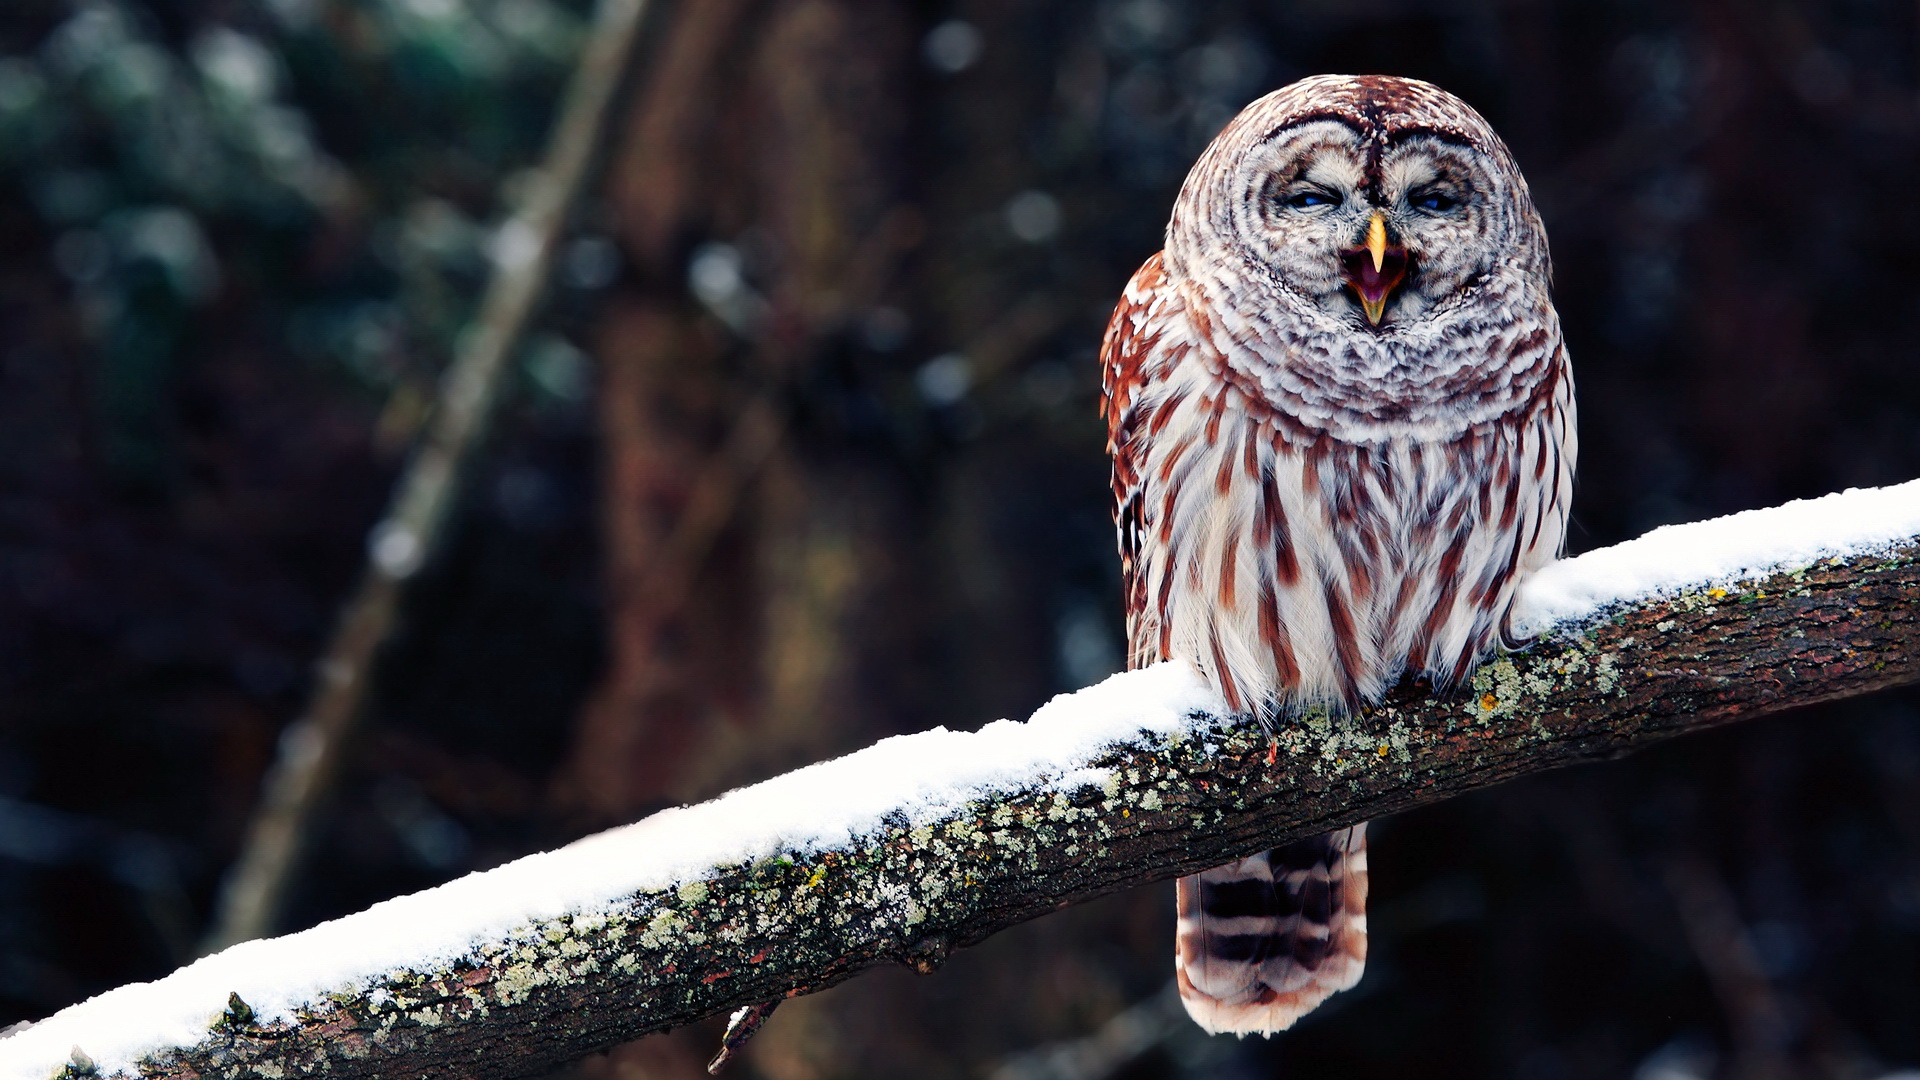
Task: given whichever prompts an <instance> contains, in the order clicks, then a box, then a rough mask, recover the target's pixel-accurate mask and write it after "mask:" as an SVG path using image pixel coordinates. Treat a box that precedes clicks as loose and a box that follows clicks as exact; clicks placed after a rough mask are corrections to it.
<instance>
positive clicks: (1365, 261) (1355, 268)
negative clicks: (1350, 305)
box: [1340, 210, 1407, 326]
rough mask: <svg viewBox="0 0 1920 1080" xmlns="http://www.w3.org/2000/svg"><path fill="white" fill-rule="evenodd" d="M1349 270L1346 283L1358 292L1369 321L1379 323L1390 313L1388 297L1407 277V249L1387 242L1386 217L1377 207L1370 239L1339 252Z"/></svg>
mask: <svg viewBox="0 0 1920 1080" xmlns="http://www.w3.org/2000/svg"><path fill="white" fill-rule="evenodd" d="M1340 261H1341V264H1342V265H1343V266H1344V267H1345V269H1346V273H1347V284H1348V285H1349V286H1352V288H1353V291H1354V292H1355V293H1357V294H1359V297H1360V307H1361V308H1362V309H1363V310H1365V311H1366V313H1367V322H1369V323H1371V324H1373V325H1374V326H1379V325H1380V318H1381V316H1383V315H1385V314H1386V312H1387V297H1388V296H1390V295H1392V293H1393V290H1394V289H1396V288H1399V286H1400V283H1401V282H1402V281H1405V280H1406V277H1407V249H1406V248H1403V247H1399V246H1397V245H1392V244H1388V243H1387V218H1386V215H1385V214H1382V213H1381V212H1380V211H1378V210H1375V211H1374V212H1373V217H1372V218H1371V219H1369V220H1368V221H1367V242H1366V243H1365V244H1362V245H1361V246H1359V247H1357V248H1349V249H1347V250H1346V251H1344V252H1342V253H1341V255H1340Z"/></svg>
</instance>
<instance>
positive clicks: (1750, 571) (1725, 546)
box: [1514, 480, 1920, 634]
mask: <svg viewBox="0 0 1920 1080" xmlns="http://www.w3.org/2000/svg"><path fill="white" fill-rule="evenodd" d="M1915 536H1920V480H1910V481H1908V482H1906V483H1904V484H1897V485H1895V486H1893V487H1884V488H1850V489H1848V490H1846V491H1843V492H1840V493H1839V494H1837V495H1823V496H1821V497H1820V498H1817V499H1801V500H1798V501H1795V502H1790V503H1787V504H1785V505H1783V506H1774V507H1769V508H1767V509H1765V510H1748V511H1746V512H1744V513H1739V514H1729V515H1727V516H1726V517H1720V518H1713V519H1712V520H1709V521H1696V522H1691V523H1689V524H1685V525H1667V526H1663V527H1661V528H1658V529H1655V530H1653V531H1652V532H1650V533H1648V534H1646V535H1645V536H1642V537H1640V538H1639V539H1637V540H1629V541H1627V542H1626V543H1624V544H1615V545H1614V546H1613V547H1609V548H1601V549H1600V550H1598V551H1590V552H1587V553H1586V554H1584V555H1579V556H1576V557H1574V558H1571V559H1563V560H1561V561H1560V562H1557V563H1554V564H1553V565H1551V566H1549V567H1547V568H1546V569H1544V570H1542V571H1540V572H1539V573H1538V574H1535V575H1534V576H1533V577H1532V578H1531V579H1529V580H1528V581H1527V582H1526V584H1525V585H1523V586H1522V588H1521V590H1520V596H1519V599H1518V602H1517V604H1516V606H1515V610H1514V626H1515V628H1516V629H1518V630H1520V631H1521V632H1523V633H1527V634H1540V633H1544V632H1547V631H1549V630H1551V628H1552V627H1553V626H1555V625H1556V624H1560V623H1566V622H1572V621H1577V620H1581V619H1585V618H1587V617H1588V616H1590V615H1594V614H1596V613H1598V612H1600V611H1601V610H1603V609H1605V608H1609V607H1613V606H1617V605H1620V604H1630V603H1633V602H1635V601H1639V600H1648V599H1652V598H1655V597H1661V596H1671V595H1673V594H1675V593H1677V592H1680V591H1682V590H1683V589H1688V588H1693V589H1704V588H1708V587H1711V586H1716V585H1734V584H1737V583H1739V582H1742V581H1751V580H1753V579H1755V578H1760V577H1765V576H1767V575H1769V574H1773V573H1776V572H1778V571H1781V570H1788V569H1794V568H1798V567H1803V566H1811V565H1813V564H1814V563H1816V562H1819V561H1820V560H1822V559H1828V558H1835V557H1842V556H1854V555H1866V554H1872V553H1875V552H1879V551H1884V550H1886V549H1888V548H1890V547H1892V546H1894V545H1896V544H1899V543H1902V542H1905V541H1907V540H1910V539H1912V538H1913V537H1915Z"/></svg>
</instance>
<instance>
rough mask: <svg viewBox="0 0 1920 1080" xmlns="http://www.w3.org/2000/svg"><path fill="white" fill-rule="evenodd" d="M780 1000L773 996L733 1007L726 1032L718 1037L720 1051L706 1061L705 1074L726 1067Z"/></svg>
mask: <svg viewBox="0 0 1920 1080" xmlns="http://www.w3.org/2000/svg"><path fill="white" fill-rule="evenodd" d="M780 1002H781V999H780V998H774V999H773V1000H772V1001H763V1002H761V1003H760V1004H758V1005H742V1006H740V1007H739V1008H738V1009H735V1010H734V1011H733V1016H732V1017H731V1018H730V1019H729V1020H728V1021H727V1033H726V1034H725V1035H722V1036H721V1037H720V1052H719V1053H717V1054H715V1055H713V1060H712V1061H709V1062H707V1075H709V1076H719V1075H720V1070H721V1069H724V1068H726V1067H727V1062H729V1061H732V1060H733V1055H735V1054H737V1053H739V1052H740V1048H741V1047H743V1046H745V1045H747V1040H748V1039H751V1038H753V1036H754V1033H755V1032H757V1031H759V1030H760V1025H762V1024H764V1023H766V1022H767V1017H769V1016H772V1015H773V1010H774V1009H776V1008H779V1006H780Z"/></svg>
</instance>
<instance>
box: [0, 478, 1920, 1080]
mask: <svg viewBox="0 0 1920 1080" xmlns="http://www.w3.org/2000/svg"><path fill="white" fill-rule="evenodd" d="M1915 535H1920V481H1914V482H1911V483H1907V484H1902V485H1899V486H1897V487H1889V488H1880V489H1874V490H1854V491H1848V492H1845V493H1842V494H1839V495H1829V496H1827V497H1825V498H1821V499H1810V500H1807V501H1804V502H1796V503H1789V504H1787V505H1786V506H1781V507H1776V508H1773V509H1770V510H1755V511H1750V512H1748V513H1744V514H1735V515H1733V516H1731V517H1724V518H1719V519H1716V520H1713V521H1703V522H1698V523H1696V524H1691V525H1675V526H1668V527H1666V528H1662V529H1656V530H1654V531H1653V532H1651V533H1648V534H1647V535H1646V536H1643V537H1641V538H1640V539H1638V540H1634V541H1630V542H1628V543H1625V544H1620V545H1618V546H1616V547H1611V548H1606V549H1604V550H1601V551H1594V552H1590V553H1588V554H1585V555H1581V556H1579V557H1578V558H1574V559H1568V560H1565V561H1563V562H1560V563H1557V564H1555V565H1554V566H1552V567H1550V568H1548V569H1547V570H1545V571H1543V572H1542V573H1540V574H1539V575H1537V576H1536V577H1535V578H1534V579H1533V580H1532V581H1530V582H1529V583H1528V584H1527V585H1526V587H1525V588H1523V589H1522V591H1521V598H1520V609H1519V611H1518V613H1517V619H1516V621H1517V622H1519V623H1520V624H1521V625H1523V626H1524V627H1526V628H1528V629H1529V630H1530V631H1533V632H1539V631H1544V630H1548V629H1551V627H1552V626H1553V625H1554V624H1556V623H1560V622H1565V621H1567V620H1574V619H1581V618H1585V617H1586V616H1589V615H1592V614H1594V613H1596V612H1598V611H1601V610H1603V609H1605V608H1607V607H1609V606H1611V605H1613V604H1617V603H1626V602H1631V601H1634V600H1639V599H1643V598H1647V597H1652V596H1657V595H1662V594H1666V593H1671V592H1674V591H1677V590H1679V589H1681V588H1683V587H1695V588H1698V587H1705V586H1708V585H1712V584H1730V583H1733V582H1737V581H1740V580H1743V579H1747V578H1752V577H1755V576H1759V575H1763V574H1767V573H1771V572H1774V571H1777V570H1782V569H1788V568H1793V567H1798V566H1806V565H1811V564H1812V563H1814V562H1816V561H1818V560H1820V559H1824V558H1831V557H1835V556H1852V555H1859V554H1865V553H1870V552H1873V551H1876V550H1883V549H1885V548H1887V547H1889V546H1892V545H1894V544H1897V543H1900V542H1903V541H1905V540H1907V539H1909V538H1911V537H1913V536H1915ZM1222 711H1224V706H1223V703H1222V702H1221V701H1220V700H1219V698H1218V697H1217V696H1215V695H1214V694H1213V693H1212V692H1211V691H1209V690H1208V689H1207V688H1206V687H1205V686H1204V684H1202V683H1201V682H1200V680H1199V678H1198V677H1197V676H1196V675H1195V674H1194V672H1193V670H1192V669H1191V668H1190V667H1189V666H1187V665H1185V664H1180V663H1166V664H1159V665H1157V666H1155V667H1151V668H1148V669H1146V670H1143V671H1135V672H1129V673H1126V674H1122V675H1115V676H1113V677H1112V678H1110V679H1107V680H1106V681H1105V682H1102V683H1100V684H1099V685H1097V686H1092V687H1089V688H1087V689H1085V690H1082V691H1079V692H1078V693H1074V694H1063V695H1061V696H1060V697H1057V698H1054V699H1053V700H1052V701H1050V702H1048V703H1047V704H1046V705H1045V706H1043V707H1042V708H1041V709H1039V711H1037V712H1035V713H1034V714H1033V716H1032V718H1031V719H1029V720H1027V721H1025V722H1014V721H1010V720H1001V721H997V722H995V723H992V724H988V725H987V726H986V727H984V728H982V729H981V730H979V731H977V732H972V733H967V732H954V731H948V730H946V729H944V728H936V729H934V730H932V731H927V732H922V733H920V734H917V735H903V736H900V737H897V738H892V739H885V740H882V741H881V742H879V743H876V744H874V745H873V746H870V747H868V748H867V749H865V750H861V751H859V752H858V753H854V754H849V755H848V756H846V757H843V758H839V759H837V760H834V761H828V762H822V763H820V764H818V765H812V766H809V767H807V768H804V769H801V770H799V771H797V772H792V773H788V774H786V775H785V776H779V777H775V778H773V779H771V780H767V781H765V782H763V783H759V784H755V785H753V786H752V787H747V788H742V789H740V790H738V791H734V792H732V793H730V794H727V795H724V796H722V797H720V798H718V799H715V800H713V801H712V802H707V803H702V804H700V805H698V806H690V807H681V808H678V809H674V810H667V811H664V812H662V813H659V814H655V815H654V816H652V817H650V818H648V819H646V820H645V821H641V822H638V823H636V824H633V825H629V826H626V827H624V828H619V829H614V830H611V831H609V832H605V833H601V834H599V835H597V836H592V837H588V838H587V839H585V840H581V841H580V842H578V843H576V844H573V845H571V846H568V847H565V848H561V849H559V850H558V851H550V852H545V853H543V854H539V855H531V856H528V857H527V858H524V859H520V860H518V861H516V862H512V863H509V864H507V865H505V866H501V867H498V868H496V869H493V870H488V871H485V872H483V873H477V874H470V875H468V876H466V877H464V878H461V879H459V880H457V881H453V882H449V883H447V884H445V885H442V886H440V887H439V888H435V889H429V890H427V891H425V892H420V893H414V894H412V895H410V896H402V897H398V898H396V899H393V900H389V901H386V902H385V903H381V904H376V905H374V906H373V907H371V908H368V909H367V910H366V911H363V912H361V913H359V914H357V915H350V916H348V917H346V918H344V919H337V920H335V921H333V922H330V923H324V924H322V925H320V926H316V927H314V928H312V929H311V930H305V931H302V932H300V933H298V934H290V935H288V936H286V937H281V938H274V939H271V940H268V941H254V942H248V943H246V944H243V945H236V946H234V947H233V948H230V949H228V950H226V951H225V952H222V953H219V954H218V955H215V956H211V957H208V958H206V959H204V960H201V961H199V962H197V963H195V964H192V965H189V966H188V967H185V968H182V969H180V970H179V971H176V972H174V973H173V974H172V975H169V976H167V977H166V978H163V979H159V980H156V981H154V982H150V983H138V984H134V985H131V986H123V987H120V988H119V989H117V990H112V991H109V992H107V993H105V994H101V995H100V996H99V997H96V998H93V999H92V1000H89V1001H85V1002H82V1003H81V1004H78V1005H75V1006H73V1007H71V1008H68V1009H65V1010H63V1011H61V1012H59V1013H57V1014H55V1015H54V1016H52V1017H49V1018H48V1019H46V1020H43V1021H41V1022H39V1023H37V1024H35V1025H34V1026H32V1027H31V1028H28V1029H26V1030H25V1031H22V1032H19V1033H17V1034H15V1035H12V1036H10V1037H8V1038H5V1039H0V1080H13V1078H18V1080H44V1078H45V1077H47V1076H49V1075H51V1074H52V1073H54V1072H55V1071H57V1070H58V1069H59V1068H60V1067H61V1066H62V1065H64V1064H66V1063H67V1062H68V1060H69V1058H70V1055H71V1054H72V1053H73V1051H74V1049H75V1048H76V1047H78V1048H80V1049H82V1050H83V1051H84V1052H85V1053H86V1055H87V1056H89V1057H91V1058H92V1059H93V1060H94V1061H95V1062H96V1063H97V1064H98V1066H99V1068H100V1069H101V1071H102V1072H114V1071H118V1070H130V1069H131V1068H132V1067H133V1065H134V1063H135V1061H136V1060H137V1059H138V1058H140V1057H141V1056H142V1055H144V1054H147V1053H151V1052H153V1051H156V1050H161V1049H166V1048H171V1047H181V1046H191V1045H194V1044H195V1043H197V1042H198V1041H200V1039H202V1038H204V1037H205V1036H206V1034H207V1031H208V1027H209V1025H210V1024H212V1023H213V1021H214V1020H215V1019H216V1018H217V1017H218V1016H219V1015H220V1014H221V1013H222V1012H223V1011H224V1010H225V1008H226V1004H227V995H228V994H229V993H238V994H239V995H240V997H241V998H242V999H243V1000H244V1001H246V1002H247V1004H249V1005H250V1006H252V1007H253V1009H254V1011H255V1013H256V1014H257V1015H258V1016H259V1017H260V1018H261V1019H262V1020H266V1021H272V1020H276V1019H282V1018H286V1017H288V1016H290V1015H291V1014H292V1013H293V1011H294V1010H295V1009H297V1008H299V1007H300V1006H303V1005H307V1004H310V1003H314V1002H317V1001H318V1000H320V999H321V998H322V997H323V996H324V995H326V994H327V993H329V992H357V991H362V990H364V989H365V988H366V987H367V986H368V985H369V984H370V983H371V982H373V981H374V980H377V979H379V978H381V977H382V976H385V975H387V974H389V973H395V972H400V971H404V970H408V969H411V970H416V971H424V970H430V969H435V968H438V967H441V966H443V965H445V964H447V963H448V962H450V961H452V960H455V959H458V958H459V957H462V956H465V955H468V954H470V953H471V952H472V951H473V950H474V948H475V947H476V946H478V945H479V944H481V943H482V942H486V941H496V940H506V939H508V938H509V937H510V936H512V935H514V934H516V933H525V932H527V931H528V930H530V928H531V925H532V924H534V923H537V922H539V921H541V920H545V919H551V918H554V917H556V916H560V915H564V914H568V913H583V914H591V913H594V912H597V911H604V910H607V909H608V908H609V907H610V906H612V905H613V904H615V903H617V902H619V901H620V900H622V899H623V898H625V897H628V896H630V895H632V894H635V893H640V892H652V891H658V890H662V889H667V888H670V887H673V886H675V885H678V884H680V883H682V882H686V881H690V880H696V879H698V878H701V877H703V876H705V875H706V874H707V872H709V871H710V870H712V869H714V868H717V867H724V866H732V865H738V864H741V863H744V862H750V861H754V860H758V859H764V858H771V857H773V856H776V855H780V854H791V855H795V856H798V857H801V858H804V857H805V856H807V855H809V854H811V853H813V852H817V851H819V850H821V849H824V848H827V847H835V846H841V845H844V844H846V843H848V842H849V841H851V840H853V839H855V838H858V837H860V836H863V835H866V834H869V833H871V832H873V831H874V830H875V829H876V828H877V827H879V826H880V825H881V824H882V822H883V820H884V819H886V818H887V817H888V816H889V815H891V814H895V813H898V814H902V815H904V816H905V818H906V820H907V823H908V824H909V825H910V826H911V825H919V824H924V823H927V822H931V821H934V820H938V819H940V818H942V817H944V816H947V815H948V814H949V813H950V812H951V811H953V810H955V809H957V808H959V807H961V806H964V805H965V804H966V803H968V802H970V801H972V800H975V799H979V798H983V797H989V796H992V795H994V794H996V793H1000V792H1004V791H1009V790H1013V789H1020V788H1032V787H1035V786H1038V785H1042V784H1047V785H1051V786H1053V787H1055V788H1057V789H1060V790H1073V789H1076V788H1078V787H1080V786H1082V785H1085V784H1088V783H1093V784H1100V783H1102V782H1103V781H1104V780H1105V779H1106V778H1107V776H1106V773H1105V772H1104V771H1103V770H1099V769H1095V768H1093V767H1092V766H1091V765H1090V764H1089V762H1090V761H1091V760H1092V759H1093V758H1094V757H1095V756H1096V755H1097V754H1098V753H1099V752H1100V750H1101V749H1102V748H1104V747H1106V746H1109V745H1111V744H1113V743H1115V742H1119V741H1123V740H1126V739H1130V738H1132V737H1133V736H1135V735H1137V734H1138V733H1140V732H1142V731H1148V732H1155V733H1162V734H1170V733H1174V732H1178V731H1182V730H1187V729H1190V728H1191V727H1193V726H1194V725H1195V724H1197V723H1203V722H1204V721H1196V720H1194V719H1193V718H1194V717H1195V716H1202V717H1204V716H1208V715H1215V714H1218V713H1220V712H1222Z"/></svg>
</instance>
